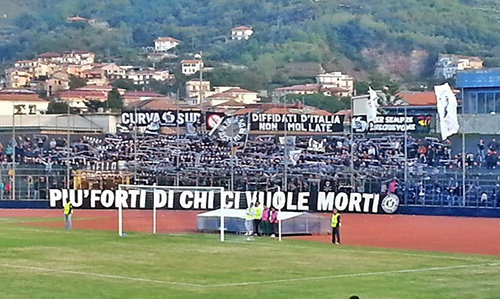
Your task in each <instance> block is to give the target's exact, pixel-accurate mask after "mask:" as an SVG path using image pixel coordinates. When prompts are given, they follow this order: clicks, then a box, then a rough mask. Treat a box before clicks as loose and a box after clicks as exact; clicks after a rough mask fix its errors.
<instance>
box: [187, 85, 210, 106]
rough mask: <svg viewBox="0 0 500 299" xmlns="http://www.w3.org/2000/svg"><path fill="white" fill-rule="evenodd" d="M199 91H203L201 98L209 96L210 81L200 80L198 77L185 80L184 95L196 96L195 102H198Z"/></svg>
mask: <svg viewBox="0 0 500 299" xmlns="http://www.w3.org/2000/svg"><path fill="white" fill-rule="evenodd" d="M200 91H202V92H203V98H206V97H208V96H210V95H211V94H212V93H211V92H210V81H205V80H203V81H201V84H200V79H192V80H189V81H187V82H186V97H188V98H198V99H197V102H198V104H199V103H200Z"/></svg>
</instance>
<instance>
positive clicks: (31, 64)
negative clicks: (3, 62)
mask: <svg viewBox="0 0 500 299" xmlns="http://www.w3.org/2000/svg"><path fill="white" fill-rule="evenodd" d="M37 64H38V61H37V60H18V61H16V62H15V63H14V67H16V68H22V69H28V70H30V71H31V70H33V69H34V68H35V67H36V66H37Z"/></svg>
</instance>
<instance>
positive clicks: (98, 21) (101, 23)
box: [89, 19, 109, 29]
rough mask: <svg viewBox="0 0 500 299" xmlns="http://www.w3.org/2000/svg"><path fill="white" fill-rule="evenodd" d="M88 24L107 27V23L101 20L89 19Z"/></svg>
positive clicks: (99, 27) (98, 27)
mask: <svg viewBox="0 0 500 299" xmlns="http://www.w3.org/2000/svg"><path fill="white" fill-rule="evenodd" d="M89 25H90V26H92V27H94V28H97V29H108V28H109V23H108V22H106V21H103V20H96V19H90V20H89Z"/></svg>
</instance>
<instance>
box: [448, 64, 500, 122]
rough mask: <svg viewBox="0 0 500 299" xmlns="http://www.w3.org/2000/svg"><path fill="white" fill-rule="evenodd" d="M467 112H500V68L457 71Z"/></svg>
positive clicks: (458, 84) (464, 108) (464, 109)
mask: <svg viewBox="0 0 500 299" xmlns="http://www.w3.org/2000/svg"><path fill="white" fill-rule="evenodd" d="M456 86H457V88H458V89H460V91H461V97H462V102H463V112H464V113H465V114H497V113H500V68H493V69H483V70H470V71H462V72H458V73H457V84H456Z"/></svg>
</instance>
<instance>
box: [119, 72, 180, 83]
mask: <svg viewBox="0 0 500 299" xmlns="http://www.w3.org/2000/svg"><path fill="white" fill-rule="evenodd" d="M125 79H128V80H132V81H133V82H134V84H135V85H147V84H151V83H152V82H153V81H159V82H165V81H168V80H170V79H171V76H170V74H169V72H168V71H167V70H163V71H155V70H138V71H135V70H131V71H129V72H127V73H126V75H125Z"/></svg>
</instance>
